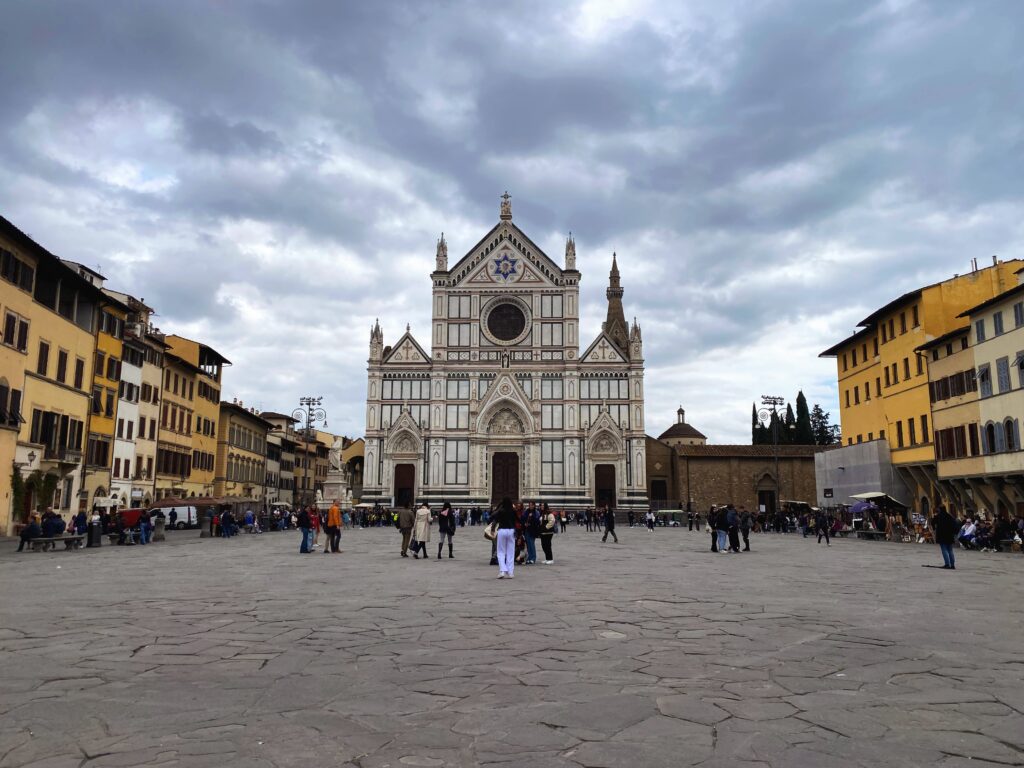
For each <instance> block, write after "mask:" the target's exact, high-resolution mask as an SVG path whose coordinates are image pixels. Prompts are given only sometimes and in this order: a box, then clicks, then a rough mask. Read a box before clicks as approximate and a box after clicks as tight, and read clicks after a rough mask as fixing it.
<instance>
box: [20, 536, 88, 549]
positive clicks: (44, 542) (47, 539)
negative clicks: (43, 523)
mask: <svg viewBox="0 0 1024 768" xmlns="http://www.w3.org/2000/svg"><path fill="white" fill-rule="evenodd" d="M31 541H32V551H33V552H45V551H46V550H48V549H49V550H51V551H56V550H57V542H58V541H63V542H64V549H65V550H71V549H81V548H82V542H84V541H85V534H71V535H70V536H44V537H40V538H38V539H32V540H31Z"/></svg>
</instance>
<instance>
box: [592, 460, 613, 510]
mask: <svg viewBox="0 0 1024 768" xmlns="http://www.w3.org/2000/svg"><path fill="white" fill-rule="evenodd" d="M594 496H595V498H594V503H595V504H597V506H599V507H608V508H609V509H614V508H615V506H616V504H615V465H614V464H597V465H595V466H594Z"/></svg>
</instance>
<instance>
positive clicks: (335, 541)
mask: <svg viewBox="0 0 1024 768" xmlns="http://www.w3.org/2000/svg"><path fill="white" fill-rule="evenodd" d="M326 531H327V546H326V547H324V554H325V555H326V554H327V553H328V552H330V553H331V554H334V555H336V554H338V552H340V551H341V550H340V549H339V548H338V547H339V545H340V544H341V509H340V508H339V507H338V502H337V501H335V502H334V503H333V504H331V508H330V509H329V510H327V527H326Z"/></svg>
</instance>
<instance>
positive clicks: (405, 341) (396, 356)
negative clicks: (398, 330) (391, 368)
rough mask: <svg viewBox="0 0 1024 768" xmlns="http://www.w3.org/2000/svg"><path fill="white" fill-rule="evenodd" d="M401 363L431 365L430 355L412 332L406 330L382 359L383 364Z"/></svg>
mask: <svg viewBox="0 0 1024 768" xmlns="http://www.w3.org/2000/svg"><path fill="white" fill-rule="evenodd" d="M389 363H392V364H394V363H400V364H402V365H409V364H412V365H428V366H429V365H430V355H428V354H427V353H426V352H425V351H424V350H423V347H421V346H420V345H419V344H418V343H417V341H416V339H414V338H413V337H412V334H411V333H409V332H408V331H406V332H405V333H404V334H402V338H400V339H399V340H398V342H397V343H396V344H395V346H393V347H392V348H391V351H390V352H388V354H387V356H386V357H385V358H384V360H383V361H382V364H383V365H387V364H389Z"/></svg>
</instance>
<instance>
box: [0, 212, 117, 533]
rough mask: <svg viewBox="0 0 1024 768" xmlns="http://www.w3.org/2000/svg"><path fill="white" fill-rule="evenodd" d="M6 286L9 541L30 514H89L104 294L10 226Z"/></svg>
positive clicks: (0, 447)
mask: <svg viewBox="0 0 1024 768" xmlns="http://www.w3.org/2000/svg"><path fill="white" fill-rule="evenodd" d="M0 278H2V279H0V316H2V320H3V325H2V327H0V404H2V418H0V422H2V428H0V460H3V461H4V462H7V461H10V463H5V464H2V465H0V499H2V506H0V532H3V533H11V532H13V529H14V526H15V525H16V524H18V523H21V522H23V521H24V520H25V519H26V517H27V514H28V512H29V511H30V510H32V509H36V508H38V507H45V506H52V507H53V508H54V509H55V510H57V511H60V512H62V513H63V514H64V515H65V516H67V515H69V514H72V513H74V512H76V511H77V509H78V507H79V502H80V503H81V504H82V505H84V499H79V491H80V488H81V481H82V472H81V469H82V450H83V448H84V447H85V435H86V422H87V420H88V414H89V402H90V398H89V395H90V392H89V387H90V384H91V381H92V361H93V353H94V350H95V338H94V335H93V330H94V327H95V323H96V315H97V309H98V307H99V304H100V302H101V300H102V293H101V292H100V291H99V289H98V288H96V287H95V286H93V285H92V284H91V283H90V282H89V281H88V280H85V279H83V278H82V277H81V276H80V275H78V274H77V273H76V272H75V271H74V270H72V269H70V268H69V267H68V266H67V265H65V264H64V263H63V262H62V261H61V260H60V259H59V258H58V257H57V256H55V255H53V254H52V253H50V252H49V251H47V250H46V249H45V248H43V247H42V246H41V245H39V244H38V243H36V242H35V241H33V240H32V239H31V238H30V237H29V236H28V235H26V234H25V233H23V232H21V231H20V230H19V229H18V228H17V227H15V226H14V225H13V224H12V223H11V222H9V221H7V219H4V218H2V217H0ZM15 430H17V432H16V443H17V444H16V446H13V456H12V443H11V440H12V435H14V434H15V432H14V431H15ZM12 466H13V467H14V469H15V470H16V471H17V473H18V482H17V487H15V486H14V484H13V483H12V473H11V472H10V470H9V469H7V468H9V467H12ZM4 467H7V468H4ZM16 496H17V497H19V498H15V497H16Z"/></svg>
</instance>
